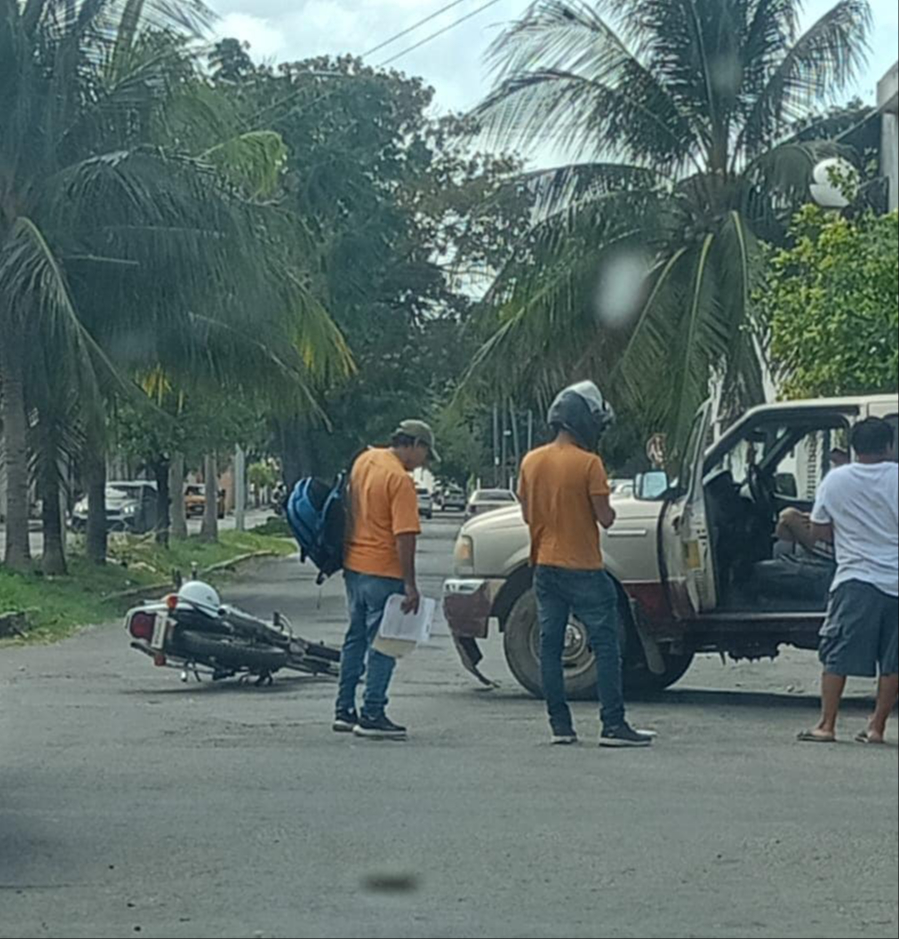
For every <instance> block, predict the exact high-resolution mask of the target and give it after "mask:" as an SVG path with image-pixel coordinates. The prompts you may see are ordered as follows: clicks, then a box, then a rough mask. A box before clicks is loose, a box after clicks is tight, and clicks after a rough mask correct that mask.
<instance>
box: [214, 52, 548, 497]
mask: <svg viewBox="0 0 899 939" xmlns="http://www.w3.org/2000/svg"><path fill="white" fill-rule="evenodd" d="M239 53H240V50H239V47H236V46H235V45H234V44H233V43H232V44H229V46H228V47H227V48H219V50H218V51H217V53H216V56H217V57H218V59H217V62H216V64H215V66H214V67H215V68H218V69H222V68H226V69H227V71H228V74H229V75H230V76H231V78H230V81H229V84H228V86H227V89H226V91H227V100H228V102H229V106H230V107H232V108H236V109H237V110H238V111H239V112H240V113H241V114H242V115H243V120H244V124H245V125H246V126H248V127H256V126H261V125H262V124H263V123H265V124H267V125H268V126H270V127H271V128H272V129H273V130H274V131H276V132H277V133H278V134H279V135H280V137H281V139H283V140H284V142H285V144H286V145H287V148H288V156H287V162H286V165H285V167H284V174H283V188H284V193H285V198H284V200H283V206H284V208H285V209H287V210H289V212H290V213H291V214H292V215H293V216H294V218H295V219H296V220H297V237H299V238H302V239H304V244H305V245H306V248H307V250H308V253H309V257H310V258H311V259H312V261H311V262H310V264H309V268H310V269H311V271H312V273H311V274H310V279H309V286H310V289H311V290H313V291H314V292H315V295H316V296H317V297H318V298H320V301H321V303H322V304H323V305H324V306H325V307H326V308H327V309H328V310H329V311H330V313H331V314H332V315H333V317H334V319H335V320H336V322H337V323H338V324H339V326H340V329H341V331H342V334H343V336H344V337H345V338H346V341H347V343H348V345H349V348H350V349H351V351H352V354H353V358H354V362H355V364H356V373H355V374H354V375H353V376H351V377H350V378H349V380H334V379H333V378H332V379H330V380H328V379H325V380H322V381H320V382H318V383H317V385H316V393H317V397H318V398H319V400H321V401H322V404H323V408H324V410H325V411H326V413H327V417H328V423H329V425H330V426H329V427H327V428H326V427H323V426H321V424H320V423H318V424H317V423H316V422H315V421H313V420H310V419H308V418H306V419H296V414H295V413H294V412H291V411H290V410H289V409H287V408H282V409H281V410H280V413H279V414H278V417H279V420H278V421H277V424H278V427H277V430H278V437H279V439H280V441H281V449H282V452H283V454H284V462H285V473H286V475H287V477H288V480H292V478H295V477H296V476H297V475H298V474H302V475H307V474H311V473H316V474H321V475H327V474H329V473H333V472H335V471H337V470H338V469H340V468H342V467H343V466H345V465H346V463H347V461H348V460H349V459H350V457H351V456H352V455H353V454H354V453H355V452H357V451H358V450H359V449H360V448H361V447H363V446H365V445H366V444H369V443H373V442H375V443H377V442H384V441H386V439H387V438H388V437H389V435H390V433H391V432H392V431H393V430H394V428H395V427H396V425H397V423H398V422H399V421H400V420H402V419H403V418H405V417H409V416H411V415H424V416H427V415H429V414H431V413H432V412H434V411H435V410H436V409H437V407H438V404H439V403H440V402H441V401H443V400H444V399H445V398H446V397H447V395H448V393H449V389H451V387H452V385H453V383H454V382H455V381H456V380H457V379H458V376H459V375H460V374H461V373H462V372H464V370H465V369H466V368H467V367H468V365H469V363H470V360H471V356H472V355H473V353H474V350H475V348H476V337H475V335H474V333H473V331H470V330H466V328H465V327H466V323H467V322H468V320H469V319H470V317H471V313H472V310H473V308H474V299H475V298H476V297H477V296H478V295H479V294H482V293H483V291H484V289H485V288H486V286H487V285H488V284H489V282H490V280H491V279H492V277H493V276H494V274H495V272H496V270H498V269H499V267H501V266H502V264H504V263H505V261H506V260H507V259H508V257H509V253H510V251H511V250H512V246H513V245H514V243H515V241H516V240H517V238H519V237H520V236H521V235H522V234H523V233H524V231H525V230H526V227H527V219H528V214H529V208H530V204H531V196H530V194H529V192H528V191H527V189H526V188H525V187H524V186H521V185H519V184H516V183H512V184H510V178H511V177H512V175H513V174H514V173H515V172H516V171H517V170H518V165H517V163H515V161H513V160H510V159H508V158H506V157H503V156H498V157H494V156H490V155H485V154H478V153H475V152H473V151H472V149H471V146H470V143H471V138H472V132H473V130H474V128H473V127H472V126H471V125H470V124H468V123H467V122H465V121H463V120H460V119H459V118H456V117H447V118H443V119H434V118H432V117H431V116H430V115H429V113H428V110H429V108H430V105H431V103H432V98H433V94H432V92H431V91H430V90H429V89H428V88H426V87H425V86H424V85H423V84H422V82H421V81H420V80H417V79H409V78H406V77H404V76H402V75H399V74H397V73H394V72H381V71H377V70H374V69H371V68H369V67H367V66H365V65H363V64H362V63H360V62H359V61H358V60H356V59H353V58H349V57H347V58H341V59H331V58H326V57H323V58H317V59H312V60H308V61H304V62H296V63H288V64H284V65H281V66H279V67H278V68H277V69H270V68H260V69H255V70H253V71H251V72H247V71H246V68H245V65H246V63H243V62H242V59H241V56H240V54H239ZM235 76H236V79H235Z"/></svg>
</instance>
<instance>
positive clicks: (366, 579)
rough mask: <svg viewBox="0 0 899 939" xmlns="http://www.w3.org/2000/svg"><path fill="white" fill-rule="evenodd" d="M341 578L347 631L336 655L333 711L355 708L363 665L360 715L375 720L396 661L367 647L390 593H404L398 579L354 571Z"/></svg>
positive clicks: (384, 698)
mask: <svg viewBox="0 0 899 939" xmlns="http://www.w3.org/2000/svg"><path fill="white" fill-rule="evenodd" d="M344 579H345V581H346V595H347V606H348V607H349V614H350V628H349V630H348V631H347V634H346V639H345V640H344V643H343V651H342V652H341V654H340V691H339V693H338V696H337V711H338V712H339V713H345V712H348V711H354V710H355V709H356V689H357V688H358V686H359V682H360V681H361V680H362V676H363V675H364V674H365V671H366V666H367V668H368V677H367V679H366V681H365V701H364V704H363V713H364V714H365V716H366V717H370V718H373V719H375V720H376V719H377V718H379V717H381V715H383V713H384V711H385V709H386V707H387V689H388V687H389V686H390V679H391V677H392V676H393V670H394V668H396V659H393V658H391V657H390V656H388V655H383V654H382V653H380V652H378V651H377V650H376V649H372V647H371V644H372V643H373V642H374V641H375V637H376V636H377V635H378V630H379V629H380V628H381V620H382V619H384V607H385V606H387V601H388V600H389V599H390V598H391V597H392V596H394V594H397V593H400V594H401V593H404V592H405V589H404V587H403V582H402V581H401V580H393V579H392V578H390V577H373V576H371V575H369V574H357V573H356V572H355V571H347V572H346V573H345V575H344Z"/></svg>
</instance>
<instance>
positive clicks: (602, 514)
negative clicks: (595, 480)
mask: <svg viewBox="0 0 899 939" xmlns="http://www.w3.org/2000/svg"><path fill="white" fill-rule="evenodd" d="M590 499H591V501H592V502H593V514H594V515H595V516H596V521H597V522H599V524H600V525H602V527H603V528H605V529H609V528H611V527H612V526H613V525H614V524H615V519H617V518H618V513H617V512H616V511H615V510H614V509H613V508H612V504H611V502H610V501H609V497H608V496H591V497H590Z"/></svg>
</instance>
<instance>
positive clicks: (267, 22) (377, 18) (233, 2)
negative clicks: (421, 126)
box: [207, 0, 899, 111]
mask: <svg viewBox="0 0 899 939" xmlns="http://www.w3.org/2000/svg"><path fill="white" fill-rule="evenodd" d="M207 2H208V3H209V5H210V6H211V7H212V8H213V10H215V12H216V13H217V14H218V15H219V17H220V19H219V21H218V23H217V24H216V32H217V33H218V34H219V35H220V36H233V37H235V38H237V39H241V40H243V41H245V42H248V43H250V54H251V55H252V56H253V58H254V59H256V60H257V61H265V62H280V61H294V60H297V59H302V58H307V57H309V56H313V55H321V54H324V53H329V54H340V53H346V52H352V53H354V54H357V55H359V54H362V53H364V52H366V51H368V50H369V49H372V48H373V47H374V46H376V45H378V44H379V43H381V42H383V41H384V40H386V39H388V38H390V37H391V36H392V35H394V34H395V33H398V32H400V31H401V30H402V29H404V28H406V27H408V26H411V25H412V24H413V23H416V22H417V21H419V20H422V19H424V17H425V16H427V15H428V14H429V13H431V12H433V11H436V10H439V9H441V8H442V7H444V6H447V5H448V3H449V2H450V0H207ZM486 2H487V0H463V2H461V3H460V4H459V5H458V6H456V7H455V8H454V9H452V10H450V11H448V12H447V13H444V14H443V15H442V16H440V17H437V18H436V19H435V20H433V21H432V22H430V23H428V24H427V25H426V26H423V27H422V28H421V29H420V30H417V31H416V32H415V33H413V34H411V35H410V36H407V37H406V38H405V39H401V40H399V41H398V42H397V43H396V44H394V45H391V46H390V47H389V48H388V49H385V50H384V51H382V52H380V53H377V54H376V55H374V56H373V57H372V58H371V60H370V61H371V63H372V64H375V65H377V64H380V63H382V62H383V61H384V60H385V59H387V58H388V57H389V56H391V55H393V54H396V53H400V52H403V51H404V50H405V49H407V48H409V47H410V46H412V45H414V44H415V43H416V42H417V41H418V40H420V39H424V38H426V37H427V36H429V35H430V34H431V33H434V32H436V31H437V30H439V29H440V28H442V27H444V26H447V25H449V24H451V23H453V22H454V21H455V20H457V19H459V18H460V17H463V16H465V15H466V14H468V13H471V12H474V11H476V10H478V8H480V7H483V6H484V5H485V3H486ZM622 2H624V0H622ZM834 2H835V0H805V4H804V7H805V19H806V22H807V24H809V25H810V24H811V23H812V22H814V21H815V20H816V19H817V18H818V17H819V16H821V15H822V14H823V13H824V12H826V10H827V9H829V8H830V7H831V6H833V4H834ZM529 3H530V0H497V2H496V3H495V4H494V5H493V6H492V7H490V9H488V10H486V11H484V12H482V13H479V14H478V15H476V16H474V17H472V18H471V19H470V20H468V21H467V22H465V23H463V24H461V25H459V26H457V27H456V28H454V29H452V30H451V31H450V32H448V33H446V34H445V35H443V36H441V37H439V38H437V39H435V40H434V41H433V42H430V43H428V44H427V45H426V46H424V47H423V48H421V49H419V50H418V51H416V52H413V53H411V54H410V55H408V56H405V57H403V58H402V59H401V60H400V61H399V62H397V63H396V64H395V65H394V67H395V68H399V69H401V70H402V71H405V72H406V73H407V74H411V75H420V76H423V77H424V78H425V79H426V80H427V82H428V83H429V84H430V85H432V86H433V87H434V88H435V89H436V102H435V104H436V107H437V109H438V110H439V111H454V110H455V111H460V110H461V111H464V110H467V109H469V108H471V107H472V106H473V105H475V104H477V103H478V101H480V100H481V99H482V98H483V97H484V96H485V95H486V93H487V92H488V91H489V89H490V87H491V80H490V75H489V73H488V72H487V70H486V68H485V66H484V62H483V58H484V53H485V51H486V50H487V47H488V46H489V44H490V42H491V41H492V40H493V39H494V38H495V37H496V36H497V34H498V33H499V32H500V31H501V30H502V28H503V26H504V25H505V24H508V23H509V22H511V21H512V20H515V19H516V18H518V17H519V16H520V15H521V14H522V13H523V12H524V10H526V9H527V7H528V6H529ZM871 5H872V8H873V11H874V21H875V22H874V29H873V31H872V37H871V46H872V49H871V58H870V64H869V68H868V71H867V74H866V75H865V76H864V77H863V78H862V79H861V80H860V82H859V87H858V89H857V90H858V93H859V94H860V95H861V96H862V97H863V98H864V99H865V100H869V101H871V102H873V101H874V98H875V89H876V86H877V82H878V80H879V79H880V78H881V77H882V76H883V75H884V74H885V73H886V72H887V71H888V69H889V68H890V66H891V65H892V64H893V63H894V62H895V61H896V60H897V59H899V7H897V3H896V0H871Z"/></svg>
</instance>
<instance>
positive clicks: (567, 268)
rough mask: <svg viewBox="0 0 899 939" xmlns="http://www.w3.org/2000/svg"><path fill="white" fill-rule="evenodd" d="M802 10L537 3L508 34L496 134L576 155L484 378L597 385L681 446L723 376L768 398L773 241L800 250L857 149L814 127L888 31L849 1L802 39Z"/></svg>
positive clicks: (551, 196) (734, 393)
mask: <svg viewBox="0 0 899 939" xmlns="http://www.w3.org/2000/svg"><path fill="white" fill-rule="evenodd" d="M800 12H801V2H800V0H630V2H628V3H624V4H623V3H616V2H614V0H598V2H595V3H593V4H588V3H587V2H583V0H537V2H535V3H534V4H533V5H532V6H531V7H530V9H529V10H528V11H527V13H526V14H525V15H524V17H523V18H522V19H521V20H520V21H519V22H517V23H515V24H514V25H513V26H511V27H510V28H509V30H508V31H507V32H506V33H505V34H504V35H502V36H501V37H500V38H499V39H498V40H497V41H496V43H495V44H494V46H493V47H492V49H491V51H490V54H489V55H490V59H491V61H492V63H493V64H494V66H495V68H496V69H497V71H498V83H497V87H496V89H495V90H494V91H493V93H492V94H491V95H490V97H489V98H488V99H487V100H486V101H485V102H484V103H483V104H482V105H481V106H480V108H479V109H478V117H479V118H480V120H481V121H482V123H483V126H484V130H485V133H486V134H487V135H488V136H489V138H490V139H491V140H493V141H495V142H498V143H500V144H501V145H502V146H503V147H505V148H509V147H523V148H526V149H527V150H530V151H532V152H533V150H534V148H540V147H543V148H547V147H551V148H553V150H554V151H555V152H559V151H561V152H563V153H565V154H566V155H569V154H574V155H575V162H572V163H571V164H570V165H565V166H562V167H561V168H559V169H555V170H551V171H547V172H541V173H535V174H532V175H531V176H530V177H528V179H527V182H528V185H531V186H533V187H534V188H535V190H536V192H537V195H538V203H539V210H538V214H537V216H536V218H535V221H534V225H533V228H532V231H531V232H530V235H529V237H528V239H527V241H526V243H525V244H523V245H522V247H521V251H520V252H519V254H518V256H517V257H516V258H515V260H514V261H513V262H512V263H511V264H510V265H509V266H508V267H507V269H506V270H505V271H503V272H502V274H501V276H500V277H499V278H498V280H497V282H496V284H495V285H494V287H493V289H492V291H491V293H490V296H489V298H488V299H489V301H490V306H491V308H492V310H493V311H494V312H493V314H492V323H493V327H492V332H493V335H492V338H491V339H490V340H489V341H488V342H487V343H486V345H485V346H484V348H483V349H482V350H481V353H480V356H479V359H478V363H477V366H476V368H475V370H474V373H473V378H474V379H479V380H481V381H485V382H487V383H488V384H489V385H493V386H494V388H495V387H499V388H502V389H503V391H504V393H505V394H508V393H509V392H510V390H511V391H514V390H516V389H523V395H526V394H528V393H533V390H534V389H537V390H541V389H542V390H548V389H549V388H550V387H552V386H553V385H554V384H556V383H558V382H559V381H563V380H564V379H566V378H568V377H572V376H573V374H574V373H577V372H580V373H584V372H588V373H591V374H593V375H594V376H595V375H598V376H600V380H601V383H602V384H603V385H604V386H605V387H606V388H607V389H608V391H609V392H610V393H612V395H613V397H614V396H617V397H620V398H621V399H622V400H623V401H624V402H625V403H627V404H628V405H629V406H630V407H632V408H635V409H636V410H638V411H639V412H640V413H641V414H642V415H643V416H644V418H645V420H646V421H647V424H650V425H654V426H655V427H656V429H658V427H660V426H665V427H667V428H668V429H669V430H671V431H672V433H673V436H674V439H675V441H677V440H682V439H683V436H684V434H685V431H686V429H687V428H688V426H689V422H690V421H691V419H692V415H693V413H694V411H695V409H696V407H697V405H698V404H699V402H700V401H701V400H702V399H703V398H704V397H705V396H706V395H707V394H708V389H709V382H710V378H712V377H714V376H717V377H718V378H719V380H720V381H721V382H722V384H723V387H724V389H725V393H726V395H727V400H729V401H730V403H731V404H732V405H737V404H739V403H742V402H745V401H746V400H751V399H753V398H759V397H760V396H761V395H762V393H763V385H762V370H761V366H760V363H759V356H758V354H757V345H756V342H755V340H754V337H753V334H752V331H751V329H750V328H749V327H750V325H751V324H750V321H751V316H750V312H751V311H750V307H751V295H752V292H753V289H754V284H755V278H756V276H757V271H758V266H759V242H760V241H761V240H768V241H779V240H782V239H783V238H785V237H786V226H787V224H788V220H789V218H790V216H791V214H792V211H793V210H794V209H795V208H796V207H797V206H798V205H799V204H801V203H802V202H804V201H806V200H807V198H808V185H809V182H810V177H811V174H812V171H813V169H814V168H815V166H816V165H817V163H818V161H819V160H820V159H821V158H822V156H824V155H833V154H835V153H840V152H843V151H842V148H840V147H839V146H837V145H836V144H834V143H827V142H814V140H813V139H812V142H809V140H810V138H814V131H813V129H812V130H810V129H809V119H810V118H813V117H814V116H815V115H817V114H818V112H819V109H820V107H821V105H822V103H824V102H826V101H827V99H828V98H831V97H833V96H834V95H836V94H837V93H838V92H839V91H841V90H842V89H844V88H845V87H846V86H847V84H848V83H849V82H850V81H851V80H852V78H853V77H854V76H855V75H856V73H857V71H858V69H859V66H860V65H861V64H862V62H863V61H864V59H865V54H866V49H867V45H866V34H867V30H868V28H869V23H870V10H869V5H868V2H867V0H840V2H837V3H836V4H835V6H834V7H833V8H832V9H831V10H830V11H829V12H828V13H826V14H825V15H824V16H823V17H822V18H821V19H820V20H818V22H816V23H815V24H814V25H813V26H812V27H811V28H810V29H809V30H808V31H807V32H805V33H804V34H801V35H800V31H799V17H800ZM800 123H801V126H802V128H803V130H802V133H801V135H797V134H794V133H791V128H796V127H797V126H799V125H800ZM813 126H814V124H812V127H813ZM497 309H498V310H499V318H498V322H497V319H496V313H495V311H496V310H497ZM493 390H494V389H493V388H492V389H491V391H493ZM494 393H495V392H494Z"/></svg>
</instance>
